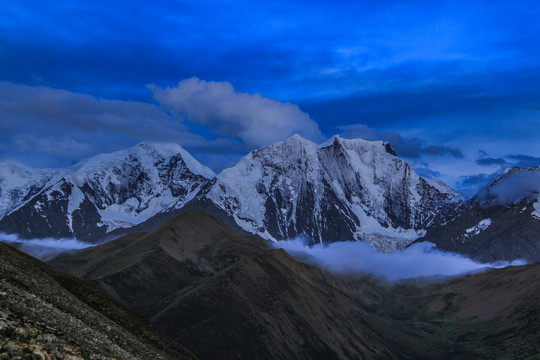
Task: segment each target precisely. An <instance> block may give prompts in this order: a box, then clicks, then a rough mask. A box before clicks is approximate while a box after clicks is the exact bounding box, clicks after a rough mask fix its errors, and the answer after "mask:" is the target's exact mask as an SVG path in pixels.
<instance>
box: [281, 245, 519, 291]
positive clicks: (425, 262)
mask: <svg viewBox="0 0 540 360" xmlns="http://www.w3.org/2000/svg"><path fill="white" fill-rule="evenodd" d="M275 246H276V247H277V248H282V249H284V250H285V251H287V252H289V253H290V254H291V255H293V256H297V257H300V258H302V259H305V260H306V261H307V262H310V263H313V264H316V265H319V266H321V267H323V268H324V269H327V270H329V271H332V272H335V273H347V274H350V273H356V274H372V275H375V276H378V277H383V278H385V279H387V280H389V281H397V280H401V279H408V278H417V277H435V276H457V275H461V274H465V273H468V272H472V271H480V270H483V269H486V268H490V267H505V266H509V265H523V264H525V263H526V262H525V261H524V260H515V261H513V262H500V263H491V264H482V263H478V262H476V261H473V260H471V259H469V258H467V257H465V256H462V255H459V254H455V253H448V252H443V251H440V250H437V249H436V248H435V244H432V243H428V242H423V243H417V244H413V245H411V246H410V247H408V248H406V249H403V250H399V251H396V252H394V253H391V254H383V253H378V252H376V251H375V250H374V249H373V248H372V247H371V246H369V245H368V244H366V243H364V242H360V241H340V242H334V243H330V244H328V245H321V244H316V245H313V246H311V247H309V246H307V245H306V242H305V241H304V240H303V239H295V240H290V241H282V242H279V243H276V245H275Z"/></svg>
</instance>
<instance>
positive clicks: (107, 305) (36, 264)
mask: <svg viewBox="0 0 540 360" xmlns="http://www.w3.org/2000/svg"><path fill="white" fill-rule="evenodd" d="M17 356H20V357H19V358H24V359H51V358H55V359H73V360H76V359H83V358H84V359H112V358H125V359H195V357H194V356H192V355H191V354H190V353H189V352H187V351H186V350H185V349H184V348H182V347H181V346H179V345H178V344H176V343H175V342H173V341H172V340H170V339H169V338H168V337H167V336H165V335H164V334H163V333H161V332H160V331H159V330H157V329H156V328H154V327H153V326H152V325H151V324H150V323H149V322H147V321H146V320H144V319H143V318H142V317H140V316H139V315H137V314H135V313H133V312H131V311H129V310H127V309H126V308H124V307H123V306H121V305H119V304H118V303H115V302H114V301H112V300H110V299H109V298H107V297H106V296H105V295H103V294H102V293H101V292H99V291H97V290H96V289H94V288H93V287H91V286H89V285H88V284H86V283H85V282H83V281H81V280H79V279H77V278H75V277H73V276H70V275H67V274H65V273H62V272H60V271H58V270H56V269H54V268H52V267H50V266H48V265H46V264H44V263H41V262H40V261H38V260H36V259H34V258H32V257H30V256H28V255H26V254H24V253H21V252H19V251H18V250H16V249H13V248H11V247H9V246H7V245H5V244H2V243H0V357H1V358H2V359H15V358H17Z"/></svg>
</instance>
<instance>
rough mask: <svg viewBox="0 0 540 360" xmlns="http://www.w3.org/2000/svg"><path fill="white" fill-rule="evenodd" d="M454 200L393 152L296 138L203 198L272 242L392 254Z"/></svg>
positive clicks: (229, 173)
mask: <svg viewBox="0 0 540 360" xmlns="http://www.w3.org/2000/svg"><path fill="white" fill-rule="evenodd" d="M453 196H454V193H453V191H452V190H451V189H450V188H448V187H446V186H445V185H444V184H440V183H439V184H434V183H430V182H428V181H426V180H425V179H423V178H421V177H419V176H418V175H417V174H416V173H415V172H414V170H412V168H411V167H410V166H409V165H408V164H407V163H406V162H405V161H403V160H401V159H400V158H398V157H397V156H396V154H395V153H394V151H393V150H392V148H391V147H390V145H389V144H388V143H384V142H381V141H364V140H361V139H355V140H346V139H343V138H340V137H337V136H336V137H334V138H332V139H331V140H330V141H329V142H327V143H325V144H322V145H316V144H314V143H312V142H310V141H308V140H305V139H303V138H301V137H299V136H297V135H295V136H293V137H291V138H289V139H287V140H285V141H282V142H279V143H276V144H273V145H271V146H267V147H265V148H262V149H260V150H256V151H253V152H251V153H250V154H249V155H247V156H246V157H244V158H243V159H242V160H240V162H239V163H238V164H237V165H235V166H234V167H232V168H230V169H226V170H224V171H223V172H222V173H221V174H219V176H218V177H217V180H216V183H215V184H214V185H213V186H212V188H211V189H210V190H209V192H208V193H207V194H206V195H205V197H206V198H207V199H210V200H211V201H212V202H213V203H214V204H216V206H217V207H218V208H220V209H222V210H223V211H225V212H226V213H227V214H229V215H230V216H231V217H233V218H234V220H235V222H236V223H237V224H238V225H239V226H240V227H241V228H243V229H244V230H246V231H248V232H250V233H253V234H257V235H260V236H261V237H263V238H265V239H269V240H283V239H287V238H294V237H297V236H299V235H301V234H303V235H305V236H306V237H308V238H309V239H312V240H313V241H315V242H332V241H343V240H362V241H366V242H368V243H370V244H372V245H373V246H374V247H376V248H377V249H378V250H383V251H393V250H395V249H396V248H400V247H403V246H405V245H407V244H409V243H410V242H412V241H413V240H414V239H416V238H417V237H418V236H419V235H421V234H423V229H425V227H427V226H428V225H429V224H430V222H431V221H432V220H433V218H434V217H435V215H436V214H437V213H438V209H439V208H440V207H441V206H442V205H443V204H444V203H445V202H446V201H448V200H449V199H451V198H452V197H453Z"/></svg>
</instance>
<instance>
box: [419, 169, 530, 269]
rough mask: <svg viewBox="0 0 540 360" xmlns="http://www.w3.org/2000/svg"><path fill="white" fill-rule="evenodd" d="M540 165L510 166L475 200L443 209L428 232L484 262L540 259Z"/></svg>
mask: <svg viewBox="0 0 540 360" xmlns="http://www.w3.org/2000/svg"><path fill="white" fill-rule="evenodd" d="M539 192H540V167H533V168H517V167H515V168H512V169H508V170H507V171H506V172H505V173H504V174H502V175H501V176H500V177H498V178H496V179H495V180H493V181H492V182H490V183H489V184H488V185H486V186H485V187H484V188H483V189H481V190H480V191H479V192H478V194H476V195H475V196H474V197H473V198H472V199H470V200H468V201H466V202H464V203H462V204H460V206H458V207H456V208H450V209H448V210H447V211H446V212H443V213H444V214H445V216H441V218H440V219H439V221H438V222H436V223H435V224H434V225H433V226H432V227H431V228H430V229H428V231H427V234H426V236H425V237H423V238H420V239H418V240H417V241H418V242H419V241H430V242H432V243H435V244H436V245H437V247H438V248H440V249H442V250H446V251H452V252H459V253H462V254H465V255H467V256H470V257H472V258H474V259H477V260H479V261H482V262H493V261H499V260H507V261H512V260H515V259H525V260H527V261H529V262H538V261H540V236H539V234H540V199H539V195H538V194H539Z"/></svg>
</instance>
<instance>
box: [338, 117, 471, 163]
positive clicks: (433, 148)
mask: <svg viewBox="0 0 540 360" xmlns="http://www.w3.org/2000/svg"><path fill="white" fill-rule="evenodd" d="M339 129H340V130H341V131H342V134H343V136H345V137H349V138H362V139H364V140H384V141H387V142H389V143H390V145H392V148H393V149H394V150H395V151H396V153H397V154H398V156H402V157H407V158H411V159H417V158H419V157H420V156H421V155H432V156H443V155H450V156H452V157H454V158H457V159H460V158H463V154H462V152H461V151H460V150H459V149H456V148H451V147H447V146H438V145H426V144H424V142H423V141H422V140H420V139H418V138H411V139H405V138H403V137H402V136H401V135H400V134H398V133H397V132H394V131H388V132H380V131H377V130H374V129H372V128H369V127H368V126H366V125H363V124H355V125H347V126H340V127H339Z"/></svg>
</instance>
